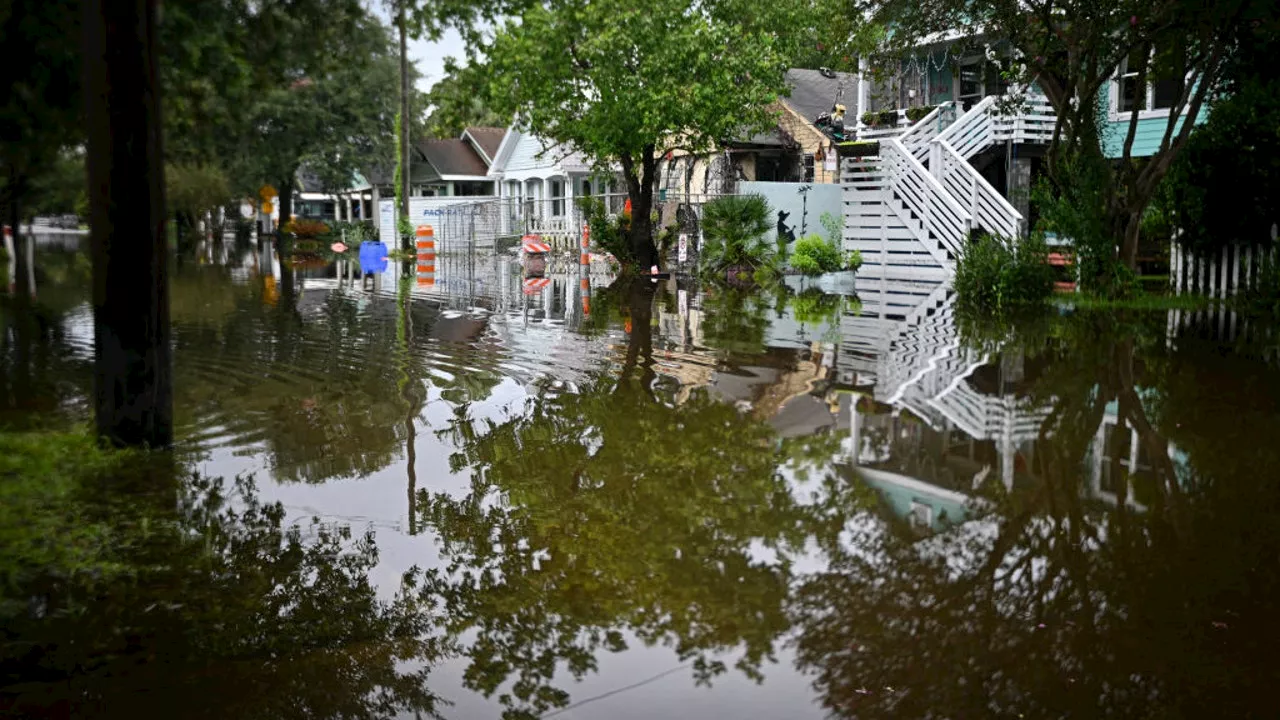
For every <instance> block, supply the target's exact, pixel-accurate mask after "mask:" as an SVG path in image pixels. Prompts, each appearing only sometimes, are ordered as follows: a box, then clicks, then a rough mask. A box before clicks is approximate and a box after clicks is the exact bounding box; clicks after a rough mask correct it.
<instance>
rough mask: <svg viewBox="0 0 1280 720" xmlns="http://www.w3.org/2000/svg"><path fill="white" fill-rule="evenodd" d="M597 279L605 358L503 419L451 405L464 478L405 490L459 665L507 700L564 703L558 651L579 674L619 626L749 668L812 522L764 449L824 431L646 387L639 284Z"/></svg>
mask: <svg viewBox="0 0 1280 720" xmlns="http://www.w3.org/2000/svg"><path fill="white" fill-rule="evenodd" d="M611 296H612V297H613V298H615V299H616V300H617V301H618V302H621V303H623V304H624V305H625V312H624V313H623V314H624V315H625V316H626V317H628V318H629V319H630V323H631V325H630V328H631V329H630V336H629V338H628V350H627V353H626V355H625V359H624V360H623V362H622V367H621V369H620V372H619V373H618V375H614V374H612V373H609V372H604V373H601V374H599V375H597V376H595V377H592V378H591V379H589V380H587V381H586V382H584V383H582V385H581V386H580V387H578V388H577V389H576V391H559V390H556V389H554V388H553V387H551V386H549V385H548V386H545V387H543V388H542V389H541V391H540V392H539V394H538V396H537V397H536V398H535V399H534V401H533V402H532V403H530V406H529V407H528V409H527V411H525V412H522V413H519V414H515V415H514V416H512V417H509V418H507V419H504V420H502V421H485V422H473V421H470V420H467V419H465V417H466V416H465V413H464V414H463V415H461V416H460V418H461V419H460V420H459V421H458V422H455V423H454V424H453V426H452V427H450V428H449V429H448V430H446V431H445V432H444V434H445V435H447V436H448V437H449V439H450V440H451V441H452V442H453V443H454V444H455V446H456V447H457V448H458V451H457V453H456V454H455V455H454V456H453V457H452V458H451V465H452V466H453V469H454V470H455V471H461V470H464V469H466V468H470V469H471V472H472V474H471V485H470V488H469V491H468V493H467V494H466V495H465V496H464V497H462V498H461V499H457V498H454V497H451V496H449V495H447V494H443V493H430V492H425V491H424V492H422V493H420V495H419V511H420V513H421V518H422V520H421V522H423V523H426V524H429V525H431V526H433V527H434V528H435V530H436V531H437V532H438V533H439V534H440V536H441V538H442V548H443V553H444V554H445V556H446V557H448V559H449V562H450V565H449V572H450V574H451V577H452V584H451V585H450V587H449V588H448V589H447V590H446V591H445V609H446V610H447V615H448V617H449V622H450V627H451V629H452V630H453V631H454V632H455V633H459V634H462V633H474V637H475V639H474V641H471V642H470V643H469V644H468V646H467V647H466V648H465V652H466V653H467V654H468V655H469V657H470V661H471V662H470V666H469V667H468V669H467V672H466V677H465V681H466V683H467V685H468V686H469V687H471V688H473V689H475V690H478V691H480V692H482V693H484V694H485V695H486V696H488V695H492V694H494V693H499V698H500V700H501V702H502V703H503V704H504V705H506V706H507V708H508V710H507V714H508V715H509V716H516V717H519V716H535V715H538V714H540V713H542V712H543V711H545V710H548V709H550V708H555V707H559V706H563V705H565V704H567V703H568V702H569V696H568V694H567V693H566V692H565V691H564V690H563V689H560V688H559V687H557V685H556V683H555V680H556V677H555V675H556V670H557V666H558V665H563V666H564V667H567V669H568V670H569V672H570V673H571V674H572V675H573V676H575V677H581V676H582V675H584V674H585V673H587V672H589V671H592V670H594V669H595V667H596V653H597V652H598V651H601V650H608V651H611V652H617V651H621V650H623V649H624V648H625V647H626V644H627V637H628V636H629V635H630V636H634V637H636V638H639V640H640V641H641V642H644V643H646V644H656V643H664V644H669V645H671V646H673V647H674V649H675V651H676V654H677V656H678V657H679V659H680V660H681V661H686V660H687V661H690V662H691V663H692V665H693V672H694V675H695V677H696V678H697V679H698V680H700V681H708V680H709V679H710V678H711V677H713V676H714V675H716V674H717V673H719V672H722V671H724V670H725V669H726V668H725V666H724V663H723V662H722V661H721V660H719V659H717V657H716V656H717V654H720V653H732V652H735V651H740V653H741V657H740V659H739V660H738V661H737V663H736V665H737V667H738V668H739V669H740V670H741V671H743V672H745V673H747V674H748V675H750V676H754V677H758V676H759V673H760V672H761V665H762V663H763V662H764V661H766V660H767V659H770V658H771V657H772V653H773V649H774V643H775V642H776V641H777V639H778V638H779V637H780V635H781V634H782V633H783V632H784V631H785V630H786V628H787V625H788V620H787V617H786V602H787V597H788V593H789V590H790V584H791V582H792V580H793V577H794V576H793V572H792V565H791V563H790V562H789V561H788V559H787V557H788V551H790V550H795V549H797V548H800V547H803V545H804V543H805V541H806V539H807V538H809V537H810V536H812V535H813V534H814V533H815V528H814V519H815V518H816V517H817V513H816V511H815V510H814V508H813V507H810V506H806V505H805V504H804V503H803V502H801V500H800V499H798V498H797V497H796V496H795V495H794V494H793V491H792V486H791V485H790V484H789V483H788V481H787V477H786V476H785V475H784V473H783V471H782V470H781V469H780V467H781V466H783V465H787V464H788V463H789V461H790V460H794V461H795V462H796V463H802V462H806V461H808V460H811V459H812V458H814V457H821V458H822V459H823V460H826V459H829V458H830V457H831V456H832V455H833V454H834V448H835V439H834V438H831V437H819V438H806V439H798V440H788V441H779V440H778V439H777V438H776V437H775V435H774V433H773V431H772V430H771V428H770V427H769V426H768V425H767V424H766V423H764V422H761V421H758V420H755V419H753V418H752V417H751V416H750V415H745V414H742V413H740V412H739V411H738V410H736V409H735V408H734V407H733V406H731V405H729V404H726V403H723V402H718V401H716V400H714V399H712V398H711V396H710V395H709V394H708V393H707V392H705V391H704V390H697V391H695V392H693V393H692V394H691V395H690V396H689V397H688V399H687V400H686V401H684V402H683V403H680V404H675V403H670V402H668V401H667V399H666V398H663V397H660V394H659V393H658V392H655V389H656V388H658V384H657V382H656V381H655V375H654V374H653V372H652V370H651V366H652V362H653V358H652V344H653V343H652V336H651V333H652V329H651V320H652V305H653V301H654V290H653V288H652V286H651V285H650V284H649V283H648V282H647V281H644V280H641V281H639V282H636V283H634V284H631V285H628V286H624V287H620V288H614V289H613V291H612V295H611ZM817 446H820V447H817ZM806 459H808V460H806ZM753 546H755V547H758V548H769V549H772V550H774V551H778V552H777V554H776V556H773V555H774V553H771V552H767V551H764V552H762V551H758V550H754V549H753ZM508 681H511V684H510V685H509V687H507V686H506V683H507V682H508ZM500 691H501V692H500Z"/></svg>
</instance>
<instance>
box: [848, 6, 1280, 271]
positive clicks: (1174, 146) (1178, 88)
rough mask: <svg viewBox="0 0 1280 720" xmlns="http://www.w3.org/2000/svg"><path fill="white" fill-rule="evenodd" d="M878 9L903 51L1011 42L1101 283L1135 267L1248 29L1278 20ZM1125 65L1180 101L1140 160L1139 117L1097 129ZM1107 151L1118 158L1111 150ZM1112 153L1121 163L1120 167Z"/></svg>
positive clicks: (1222, 14) (1108, 9) (1191, 12)
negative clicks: (1044, 115)
mask: <svg viewBox="0 0 1280 720" xmlns="http://www.w3.org/2000/svg"><path fill="white" fill-rule="evenodd" d="M873 6H874V8H875V10H876V12H877V15H878V18H879V19H880V20H882V21H883V22H885V23H886V24H889V25H891V26H893V28H894V32H893V33H892V34H891V35H890V38H891V46H892V47H893V48H896V49H898V50H902V51H905V50H908V49H910V48H912V47H914V46H916V45H918V44H920V42H921V40H922V39H923V38H924V37H926V36H928V35H930V34H932V33H935V32H939V31H948V32H954V31H957V30H958V31H960V32H961V33H963V34H965V35H968V36H970V37H971V38H978V39H979V43H981V42H982V40H981V39H982V38H990V42H992V43H1000V42H1007V43H1008V44H1009V46H1010V47H1011V48H1012V50H1013V57H1012V58H1008V59H1007V62H1006V63H1005V65H1006V67H1005V70H1006V72H1008V73H1009V75H1010V77H1011V80H1013V81H1014V82H1015V83H1031V82H1033V81H1034V82H1035V83H1036V84H1037V85H1038V86H1039V87H1040V88H1041V89H1042V90H1043V91H1044V93H1045V95H1046V96H1047V97H1048V99H1049V101H1050V103H1052V105H1053V107H1054V110H1055V111H1056V113H1057V123H1056V126H1055V128H1054V135H1053V142H1052V145H1051V147H1050V153H1049V162H1048V168H1049V173H1048V176H1049V179H1050V182H1051V183H1052V195H1053V196H1054V197H1055V198H1056V199H1058V200H1060V201H1061V202H1063V203H1065V204H1067V205H1069V206H1070V207H1069V208H1068V209H1069V211H1073V212H1075V213H1077V215H1076V216H1075V222H1072V223H1071V224H1072V225H1073V226H1072V227H1065V228H1061V227H1060V228H1058V229H1059V231H1060V232H1064V234H1067V235H1068V236H1072V237H1074V239H1075V240H1076V241H1077V243H1078V245H1079V247H1078V249H1079V250H1080V251H1081V253H1082V256H1083V261H1084V264H1085V265H1087V266H1088V267H1089V268H1090V269H1091V271H1092V274H1094V275H1097V276H1105V275H1106V274H1108V272H1109V267H1108V266H1109V265H1111V264H1114V263H1116V262H1119V263H1120V264H1122V265H1124V266H1125V267H1127V268H1130V269H1132V268H1134V267H1135V265H1136V262H1137V252H1138V240H1139V235H1140V230H1141V227H1142V218H1143V214H1144V213H1145V211H1146V209H1147V207H1148V205H1149V204H1150V202H1151V199H1152V197H1153V195H1154V193H1155V192H1156V189H1157V187H1158V185H1159V184H1160V182H1161V180H1162V179H1163V178H1164V177H1165V175H1166V174H1167V173H1168V170H1169V168H1170V166H1171V164H1172V163H1173V161H1174V159H1175V158H1176V157H1177V156H1178V154H1179V153H1180V152H1181V151H1182V150H1183V148H1184V147H1185V146H1186V145H1187V142H1188V141H1189V138H1190V137H1191V134H1192V129H1193V128H1194V123H1191V122H1179V118H1180V117H1184V116H1185V117H1190V118H1197V117H1199V116H1200V114H1201V113H1202V111H1204V110H1205V109H1206V108H1207V106H1208V103H1209V102H1210V101H1211V100H1212V99H1213V98H1214V97H1215V96H1216V95H1217V94H1218V93H1219V91H1220V90H1221V87H1222V81H1223V67H1224V63H1225V60H1226V58H1227V57H1228V56H1229V54H1230V53H1231V51H1232V48H1233V47H1234V45H1235V43H1236V41H1237V38H1238V37H1239V35H1240V33H1241V31H1242V30H1243V29H1244V28H1246V27H1248V24H1249V23H1250V22H1251V21H1252V20H1255V19H1257V18H1259V17H1263V16H1265V15H1266V14H1267V13H1269V12H1271V9H1270V8H1271V3H1268V2H1263V1H1262V0H1227V2H1220V3H1217V2H1215V3H1210V2H1202V1H1201V0H1162V1H1161V2H1156V3H1154V4H1153V3H1150V2H1145V1H1141V0H1121V1H1120V2H1112V1H1109V0H1108V1H1105V2H1104V1H1102V0H1031V1H1030V2H1022V1H1021V0H983V1H982V2H980V3H977V4H974V3H970V2H961V1H959V0H956V1H954V2H953V1H951V0H944V1H942V2H932V3H912V2H907V1H906V0H879V1H877V2H875V3H874V4H873ZM1126 59H1129V60H1130V64H1129V70H1130V71H1131V72H1135V73H1136V80H1135V82H1136V87H1138V88H1145V87H1146V86H1147V84H1148V83H1149V82H1152V81H1156V80H1161V81H1163V82H1164V83H1165V84H1166V85H1168V86H1169V88H1170V92H1171V96H1172V97H1173V98H1174V103H1173V105H1172V106H1171V108H1170V112H1169V117H1168V120H1167V121H1166V122H1164V123H1163V128H1162V133H1161V139H1160V144H1159V147H1158V149H1157V151H1156V152H1155V153H1154V154H1153V155H1151V156H1150V157H1145V158H1138V157H1134V155H1133V149H1134V144H1135V138H1136V135H1137V129H1138V119H1139V114H1138V113H1136V112H1135V113H1132V114H1131V119H1130V121H1129V122H1128V124H1127V126H1126V127H1125V129H1124V132H1123V133H1122V134H1121V135H1120V136H1118V137H1105V136H1104V128H1103V127H1102V125H1101V124H1100V122H1099V120H1100V117H1101V115H1102V113H1101V108H1100V103H1101V102H1102V99H1103V98H1104V97H1105V95H1106V88H1107V83H1108V82H1110V81H1111V80H1112V78H1113V77H1114V73H1115V70H1116V68H1117V67H1118V66H1119V65H1120V63H1121V62H1122V61H1124V60H1126ZM1108 145H1113V146H1114V147H1112V148H1111V149H1112V151H1114V150H1116V149H1118V150H1119V152H1118V153H1114V152H1112V153H1108V152H1106V151H1105V148H1107V147H1108ZM1108 154H1111V155H1116V154H1118V161H1117V162H1110V161H1109V160H1108ZM1049 214H1052V213H1049ZM1102 279H1104V280H1105V278H1102Z"/></svg>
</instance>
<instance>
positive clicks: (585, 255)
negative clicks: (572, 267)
mask: <svg viewBox="0 0 1280 720" xmlns="http://www.w3.org/2000/svg"><path fill="white" fill-rule="evenodd" d="M590 245H591V226H590V225H583V226H582V256H581V257H580V258H579V263H580V264H581V265H582V268H583V270H586V269H587V268H589V267H591V251H590V250H588V249H587V248H588V247H589V246H590Z"/></svg>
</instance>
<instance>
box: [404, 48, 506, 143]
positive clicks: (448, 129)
mask: <svg viewBox="0 0 1280 720" xmlns="http://www.w3.org/2000/svg"><path fill="white" fill-rule="evenodd" d="M484 73H485V68H484V66H483V65H480V64H474V65H473V64H468V65H461V66H460V65H458V64H457V63H456V62H454V60H453V58H446V59H445V66H444V77H442V78H440V79H439V80H437V81H436V83H435V84H434V85H432V86H431V90H430V91H429V92H428V93H427V94H426V95H425V96H424V97H423V98H422V101H423V102H424V103H426V107H427V108H429V109H428V111H427V120H426V133H427V136H428V137H437V138H449V137H459V136H460V135H462V131H463V130H465V129H466V128H468V127H506V126H507V125H509V124H510V122H511V117H510V116H507V115H503V114H502V113H499V112H498V111H496V110H494V109H493V104H494V103H493V101H492V100H491V99H490V98H489V97H488V92H489V82H488V80H489V79H488V77H486V76H485V74H484Z"/></svg>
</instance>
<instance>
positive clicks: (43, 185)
mask: <svg viewBox="0 0 1280 720" xmlns="http://www.w3.org/2000/svg"><path fill="white" fill-rule="evenodd" d="M86 177H87V176H86V175H85V158H84V154H83V153H82V152H80V151H79V150H64V151H62V152H60V153H58V155H57V157H56V158H55V159H54V160H53V161H52V162H50V163H48V164H46V165H44V166H42V167H41V168H40V170H39V171H38V172H37V173H36V174H35V175H34V177H32V178H31V184H30V193H29V195H30V202H28V203H27V205H26V209H25V214H27V215H30V216H35V215H68V214H70V215H76V216H77V217H81V218H87V217H88V203H89V196H88V187H87V183H86Z"/></svg>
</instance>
